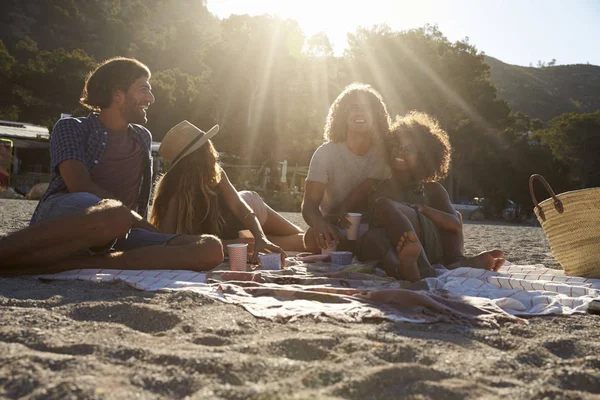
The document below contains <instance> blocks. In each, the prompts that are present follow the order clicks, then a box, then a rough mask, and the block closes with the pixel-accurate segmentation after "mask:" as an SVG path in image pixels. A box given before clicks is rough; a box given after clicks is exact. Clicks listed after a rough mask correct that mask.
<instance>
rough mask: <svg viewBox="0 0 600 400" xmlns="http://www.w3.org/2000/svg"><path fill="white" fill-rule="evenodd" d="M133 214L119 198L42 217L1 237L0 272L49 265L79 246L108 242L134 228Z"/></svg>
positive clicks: (79, 247)
mask: <svg viewBox="0 0 600 400" xmlns="http://www.w3.org/2000/svg"><path fill="white" fill-rule="evenodd" d="M131 222H132V221H131V214H130V212H129V210H127V208H126V207H124V206H123V205H122V204H121V203H120V202H118V201H116V200H103V201H101V202H100V203H98V205H96V206H93V207H90V208H88V209H86V210H84V211H82V212H78V213H75V214H73V215H69V216H65V217H64V218H58V219H55V220H50V221H42V222H40V223H38V224H35V225H33V226H30V227H27V228H25V229H23V230H21V231H18V232H16V233H13V234H12V235H9V236H7V237H6V238H4V239H3V240H1V241H0V259H1V260H2V264H1V266H0V274H2V273H5V272H9V271H11V270H12V269H14V268H15V267H17V266H26V265H31V264H44V265H49V264H53V263H56V262H58V261H60V260H63V259H65V258H67V257H69V256H71V255H73V254H74V253H76V252H77V251H79V250H82V249H87V248H90V247H97V246H104V245H106V244H108V243H110V242H111V241H112V240H114V239H116V238H118V237H122V236H124V235H125V234H126V233H127V232H128V231H129V229H130V228H131Z"/></svg>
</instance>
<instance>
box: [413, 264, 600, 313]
mask: <svg viewBox="0 0 600 400" xmlns="http://www.w3.org/2000/svg"><path fill="white" fill-rule="evenodd" d="M425 281H426V282H427V284H428V286H429V288H430V289H444V290H447V291H449V292H451V293H454V294H458V295H463V296H473V297H483V298H487V299H491V300H493V301H494V303H495V304H496V305H497V306H499V307H500V308H502V309H503V310H504V311H506V312H508V313H509V314H513V315H545V314H573V313H584V312H586V311H587V307H588V304H589V303H590V302H591V301H592V300H594V299H598V298H600V279H591V278H581V277H577V276H568V275H565V274H564V273H563V271H561V270H555V269H548V268H545V267H544V266H543V265H514V264H511V263H507V264H506V265H504V266H503V267H502V268H501V269H500V271H499V272H491V271H485V270H480V269H475V268H457V269H455V270H452V271H448V272H445V273H444V274H442V275H440V276H439V277H437V278H427V279H426V280H425Z"/></svg>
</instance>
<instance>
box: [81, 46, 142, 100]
mask: <svg viewBox="0 0 600 400" xmlns="http://www.w3.org/2000/svg"><path fill="white" fill-rule="evenodd" d="M151 75H152V74H151V73H150V69H148V67H147V66H146V65H144V64H142V63H141V62H139V61H138V60H136V59H133V58H125V57H114V58H111V59H109V60H106V61H104V62H103V63H102V64H100V65H99V66H98V68H96V69H95V70H94V71H92V72H90V74H89V75H88V77H87V79H86V80H85V86H84V87H83V92H82V93H81V98H80V99H79V102H80V103H81V104H82V105H83V106H85V107H87V108H89V109H90V110H94V111H100V110H102V109H103V108H108V107H110V104H111V102H112V95H113V91H114V90H115V89H120V90H122V91H124V92H125V93H127V91H128V90H129V87H130V86H131V84H132V83H133V82H135V81H136V80H137V79H139V78H141V77H146V78H148V79H150V76H151Z"/></svg>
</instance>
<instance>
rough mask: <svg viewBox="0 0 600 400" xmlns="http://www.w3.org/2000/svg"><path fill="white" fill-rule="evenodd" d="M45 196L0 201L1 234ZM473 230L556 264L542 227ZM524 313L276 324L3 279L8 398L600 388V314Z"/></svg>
mask: <svg viewBox="0 0 600 400" xmlns="http://www.w3.org/2000/svg"><path fill="white" fill-rule="evenodd" d="M35 205H36V202H31V201H25V200H0V235H5V234H7V233H8V232H10V231H12V230H15V229H19V228H22V227H24V226H26V224H27V222H28V220H29V218H30V216H31V213H32V211H33V209H34V207H35ZM285 215H286V216H287V217H289V218H291V219H294V220H295V221H296V222H297V223H301V217H300V216H299V214H294V213H287V214H285ZM465 239H466V246H465V247H466V250H467V253H468V254H475V253H477V252H479V251H481V250H484V249H491V248H494V247H497V248H501V249H503V250H505V252H506V255H507V258H508V259H509V260H511V261H513V262H516V263H521V264H525V263H527V264H533V263H541V264H545V265H546V266H549V267H558V266H557V264H556V262H555V261H554V260H553V259H552V256H551V254H550V251H549V247H548V245H547V243H546V240H545V237H544V234H543V232H542V230H541V228H539V227H532V226H517V225H507V224H489V223H487V224H484V223H478V224H472V223H469V224H466V225H465ZM528 321H529V324H527V325H523V324H519V325H517V324H506V325H503V326H502V327H501V328H499V329H485V328H473V327H469V326H463V325H453V324H445V323H436V324H428V325H417V324H405V323H390V322H379V323H362V324H345V323H339V322H316V321H314V320H311V319H301V320H299V321H296V322H292V323H287V324H280V323H273V322H269V321H265V320H261V319H257V318H254V317H253V316H252V315H250V314H249V313H248V312H246V311H244V310H243V309H242V308H240V307H237V306H232V305H225V304H222V303H219V302H217V301H215V300H211V299H207V298H203V297H202V296H200V295H198V294H196V293H192V292H178V293H146V292H142V291H139V290H136V289H133V288H131V287H128V286H125V285H122V284H95V283H89V282H57V281H55V282H42V281H40V280H37V279H34V278H13V279H4V280H2V279H0V398H11V399H13V398H26V399H42V398H44V399H67V398H94V399H95V398H111V399H112V398H114V399H121V398H122V399H129V398H131V399H133V398H144V399H145V398H147V399H153V398H184V397H186V396H189V398H193V399H204V398H207V399H208V398H219V399H279V398H282V399H290V398H297V399H326V398H349V399H368V398H371V399H392V398H401V397H402V398H403V397H406V398H414V399H429V398H431V399H440V398H448V399H463V398H490V399H493V398H515V399H517V398H519V399H544V398H560V399H579V398H599V396H600V331H599V329H598V327H599V322H600V318H598V317H596V316H593V315H577V316H572V317H556V316H548V317H536V318H530V319H528Z"/></svg>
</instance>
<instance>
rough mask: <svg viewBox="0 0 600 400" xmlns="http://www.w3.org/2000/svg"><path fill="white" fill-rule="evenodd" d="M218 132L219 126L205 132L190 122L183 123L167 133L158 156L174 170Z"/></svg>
mask: <svg viewBox="0 0 600 400" xmlns="http://www.w3.org/2000/svg"><path fill="white" fill-rule="evenodd" d="M217 132H219V125H215V126H213V127H212V128H210V130H209V131H208V132H204V131H203V130H202V129H200V128H198V127H196V126H195V125H194V124H192V123H191V122H189V121H185V120H184V121H181V122H180V123H178V124H177V125H175V126H174V127H172V128H171V129H170V130H169V132H167V134H166V135H165V138H164V139H163V141H162V143H161V144H160V147H159V148H158V154H160V156H161V157H162V158H164V159H165V160H167V161H168V162H169V163H171V168H173V167H174V166H175V164H177V163H178V162H179V161H180V160H181V159H183V158H184V157H185V156H187V155H189V154H191V153H193V152H194V151H196V150H198V149H199V148H200V147H202V146H203V145H204V144H205V143H206V142H208V139H210V138H212V137H213V136H215V135H216V134H217Z"/></svg>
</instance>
